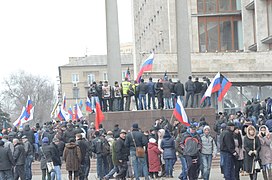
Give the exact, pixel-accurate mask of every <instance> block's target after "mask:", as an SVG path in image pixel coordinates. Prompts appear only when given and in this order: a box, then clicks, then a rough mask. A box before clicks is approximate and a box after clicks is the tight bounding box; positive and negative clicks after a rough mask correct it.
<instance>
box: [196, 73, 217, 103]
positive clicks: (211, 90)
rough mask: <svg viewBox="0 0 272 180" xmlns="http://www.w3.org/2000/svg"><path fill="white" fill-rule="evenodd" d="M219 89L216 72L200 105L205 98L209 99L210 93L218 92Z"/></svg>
mask: <svg viewBox="0 0 272 180" xmlns="http://www.w3.org/2000/svg"><path fill="white" fill-rule="evenodd" d="M220 88H221V83H220V73H219V72H218V73H217V74H216V75H215V77H214V78H213V80H212V82H211V84H210V85H209V87H208V89H207V90H206V92H205V94H204V96H203V97H202V99H201V101H200V104H202V103H203V102H204V100H205V99H206V98H207V97H211V95H212V93H214V92H217V91H219V90H220Z"/></svg>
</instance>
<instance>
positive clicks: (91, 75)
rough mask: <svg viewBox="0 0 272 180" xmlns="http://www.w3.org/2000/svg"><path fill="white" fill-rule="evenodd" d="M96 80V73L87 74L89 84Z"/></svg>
mask: <svg viewBox="0 0 272 180" xmlns="http://www.w3.org/2000/svg"><path fill="white" fill-rule="evenodd" d="M94 81H95V75H94V74H92V73H91V74H88V76H87V82H88V84H92V83H93V82H94Z"/></svg>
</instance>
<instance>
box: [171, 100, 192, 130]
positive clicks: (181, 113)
mask: <svg viewBox="0 0 272 180" xmlns="http://www.w3.org/2000/svg"><path fill="white" fill-rule="evenodd" d="M173 114H174V116H175V117H176V118H177V120H178V121H179V122H181V123H182V124H184V125H185V126H190V123H189V120H188V117H187V115H186V112H185V110H184V107H183V105H182V102H181V100H180V98H179V97H178V100H177V102H176V106H175V109H174V112H173Z"/></svg>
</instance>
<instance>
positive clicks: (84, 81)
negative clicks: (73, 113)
mask: <svg viewBox="0 0 272 180" xmlns="http://www.w3.org/2000/svg"><path fill="white" fill-rule="evenodd" d="M132 62H133V58H132V54H121V68H122V79H124V78H125V75H126V72H127V69H128V68H129V69H130V73H131V78H133V63H132ZM59 76H60V85H61V87H60V89H59V91H61V92H60V94H62V93H65V95H66V99H67V105H68V107H69V106H70V105H71V106H73V105H74V104H75V103H76V101H77V102H80V100H83V103H84V102H85V101H86V97H87V92H88V89H89V87H90V84H92V83H93V82H94V81H96V82H97V83H98V82H99V81H102V82H104V81H107V80H108V74H107V55H91V56H87V57H70V58H69V63H68V64H66V65H63V66H60V67H59ZM119 83H120V82H119ZM60 97H62V96H60Z"/></svg>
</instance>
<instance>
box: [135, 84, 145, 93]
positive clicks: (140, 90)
mask: <svg viewBox="0 0 272 180" xmlns="http://www.w3.org/2000/svg"><path fill="white" fill-rule="evenodd" d="M137 89H138V92H139V94H146V93H147V85H146V84H145V83H144V82H141V83H140V84H139V86H138V87H137Z"/></svg>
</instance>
